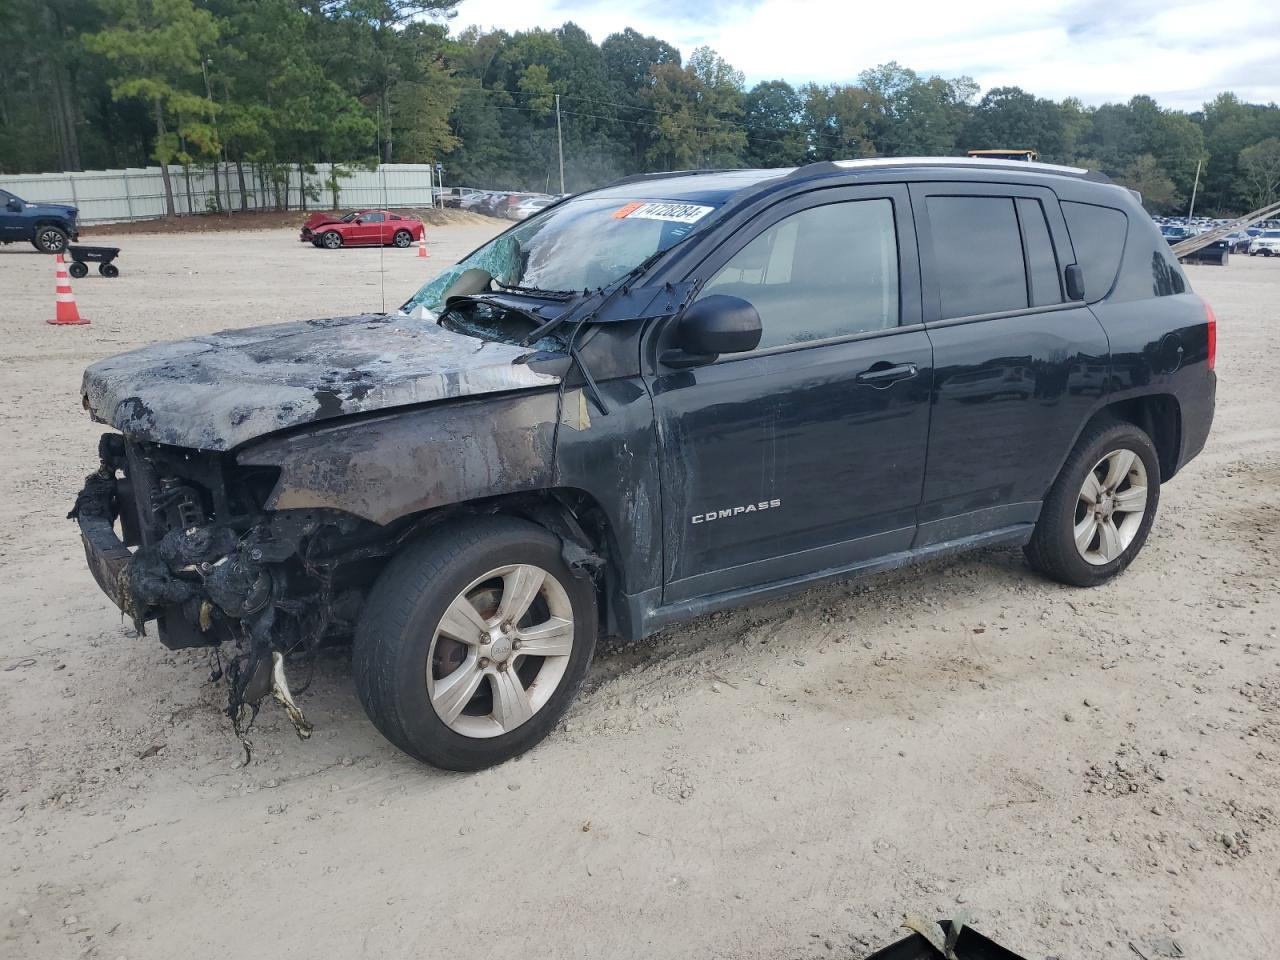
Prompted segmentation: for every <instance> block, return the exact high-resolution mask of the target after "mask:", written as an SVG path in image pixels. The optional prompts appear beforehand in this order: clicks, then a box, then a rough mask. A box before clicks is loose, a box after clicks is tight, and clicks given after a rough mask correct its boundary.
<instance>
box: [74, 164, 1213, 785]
mask: <svg viewBox="0 0 1280 960" xmlns="http://www.w3.org/2000/svg"><path fill="white" fill-rule="evenodd" d="M1214 352H1215V323H1214V318H1213V314H1212V312H1211V311H1210V309H1209V307H1208V305H1207V304H1206V303H1205V302H1204V301H1203V300H1201V298H1200V297H1198V296H1196V295H1195V294H1194V293H1192V292H1191V290H1190V287H1189V286H1188V283H1187V280H1186V278H1185V276H1184V274H1183V272H1182V269H1181V267H1180V266H1179V264H1178V262H1177V260H1176V259H1175V258H1174V257H1173V256H1172V255H1171V253H1170V251H1169V246H1168V244H1167V243H1166V242H1165V241H1164V239H1163V238H1162V237H1161V235H1160V232H1159V231H1158V230H1157V229H1156V227H1155V226H1154V225H1153V224H1152V222H1151V220H1150V218H1149V217H1148V216H1147V215H1146V214H1145V213H1144V212H1143V210H1142V209H1141V207H1139V205H1138V204H1137V202H1136V201H1135V200H1134V198H1133V196H1132V195H1131V194H1130V193H1129V191H1127V190H1124V189H1122V188H1120V187H1118V186H1115V185H1113V184H1111V183H1110V182H1109V181H1107V180H1106V179H1105V178H1104V177H1101V176H1099V175H1097V174H1093V173H1089V172H1087V171H1085V170H1081V169H1076V168H1068V167H1056V166H1049V165H1044V164H1036V163H1025V162H1019V163H1012V162H1000V161H983V160H972V161H967V160H941V159H919V160H911V159H901V160H859V161H848V162H826V163H818V164H813V165H810V166H805V167H801V168H798V169H793V170H734V171H722V172H699V173H688V174H668V175H658V176H646V177H638V178H632V179H628V180H623V181H620V182H618V183H616V184H613V185H611V186H608V187H605V188H603V189H600V190H596V191H593V192H590V193H586V194H582V195H580V196H576V197H573V198H570V199H567V200H563V201H561V202H558V203H556V204H555V205H553V206H551V207H549V208H548V209H547V210H545V211H543V212H541V213H539V214H537V215H535V216H533V217H531V218H530V219H528V220H527V221H525V222H523V223H521V224H519V225H517V226H514V227H512V228H511V229H510V230H508V231H506V232H505V233H503V234H501V235H500V236H498V237H497V238H496V239H494V240H493V241H491V242H490V243H488V244H486V245H485V246H483V247H481V248H480V249H479V250H477V251H475V252H474V253H472V254H471V255H470V256H468V257H467V258H466V259H464V260H463V261H462V262H461V263H459V264H458V265H456V266H454V267H452V268H449V269H448V270H446V271H445V272H444V273H443V274H441V275H440V276H439V277H438V278H436V279H435V280H434V281H432V282H430V283H428V284H427V285H426V286H425V287H424V288H423V289H422V290H420V291H419V292H418V293H417V294H415V295H414V296H413V297H412V298H411V299H410V300H409V301H408V302H407V303H405V304H404V306H403V307H402V308H401V310H400V311H399V312H398V313H396V314H394V315H381V314H371V315H363V316H355V317H341V318H337V319H328V320H309V321H305V322H301V323H292V324H284V325H279V326H270V327H262V328H250V329H245V330H230V331H226V332H223V333H218V334H213V335H209V336H200V337H196V338H194V339H192V340H188V341H183V342H179V343H167V344H160V345H157V346H153V347H147V348H144V349H141V350H136V351H134V352H132V353H126V354H123V355H121V356H117V357H113V358H111V359H107V360H102V361H100V362H98V363H95V364H94V365H92V366H91V367H89V369H88V370H87V371H86V373H85V376H84V384H83V391H84V405H85V408H86V409H87V410H88V411H89V413H90V415H91V416H92V417H93V418H94V419H96V420H98V421H101V422H103V423H106V424H108V425H109V426H110V427H111V428H112V430H111V432H109V433H107V434H105V435H104V436H103V438H102V441H101V445H100V459H101V464H100V466H99V468H98V469H97V470H96V471H95V472H94V473H93V474H92V475H90V477H89V478H88V481H87V483H86V486H85V488H84V490H83V491H82V493H81V494H80V497H79V499H78V501H77V504H76V508H75V510H74V512H73V515H74V516H76V517H77V519H78V521H79V524H80V529H81V532H82V537H83V540H84V544H85V550H86V553H87V556H88V560H89V565H90V568H91V570H92V571H93V573H94V575H95V577H96V578H97V580H98V582H99V584H100V585H101V586H102V588H103V590H104V591H106V592H107V593H108V594H109V595H110V596H111V597H112V598H113V599H114V600H115V602H116V603H117V604H118V605H119V606H120V608H121V609H122V610H124V611H125V612H126V613H127V614H128V615H129V616H131V617H132V618H133V619H134V620H135V621H136V622H137V624H138V625H139V626H141V625H142V624H144V623H145V622H146V621H149V620H153V619H154V620H156V621H157V623H158V626H159V634H160V639H161V641H162V642H163V643H165V644H167V645H168V646H170V647H185V646H197V645H215V644H221V645H223V648H224V650H226V652H227V653H228V655H229V657H230V663H231V668H232V669H231V670H230V672H229V674H228V676H229V678H230V684H231V704H230V709H231V710H232V712H233V713H234V712H235V711H236V710H238V709H239V707H240V706H241V705H242V704H244V703H246V702H253V701H256V700H257V699H258V698H261V697H262V696H264V695H265V694H267V693H268V692H274V693H275V694H276V696H277V697H278V698H279V699H280V700H282V701H283V702H284V703H285V704H286V706H287V707H288V709H289V710H290V715H291V716H292V717H293V718H294V720H295V723H297V724H299V727H300V729H305V727H303V723H304V720H303V718H302V717H301V715H300V713H299V712H298V711H297V710H296V706H295V705H294V704H293V702H292V699H291V697H290V695H289V691H288V686H287V680H286V678H285V667H286V660H285V654H287V653H288V654H291V655H292V656H305V655H307V654H310V653H313V652H314V651H315V649H316V647H317V646H318V645H319V644H321V643H322V642H325V641H327V640H330V639H337V638H343V637H346V638H354V677H355V683H356V686H357V689H358V692H359V695H360V698H361V700H362V701H363V703H364V706H365V709H366V711H367V712H368V714H369V717H370V718H371V720H372V721H373V723H374V724H375V725H376V726H377V727H378V729H380V730H381V731H382V732H383V733H384V734H385V735H386V736H387V737H388V738H389V739H390V740H391V741H392V742H393V743H395V744H396V745H397V746H398V747H400V748H401V749H403V750H405V751H407V752H408V753H410V754H412V755H413V756H415V757H418V758H421V759H423V760H426V761H428V762H430V763H433V764H437V765H440V766H443V767H448V768H453V769H475V768H478V767H482V766H485V765H488V764H492V763H496V762H500V761H502V760H504V759H506V758H508V757H511V756H514V755H516V754H518V753H520V752H521V751H524V750H527V749H528V748H530V747H531V746H533V745H534V744H535V743H537V742H538V741H539V740H540V739H542V738H543V737H544V736H546V735H547V734H548V733H549V732H550V731H551V729H552V727H553V726H554V725H555V723H556V722H557V720H558V718H559V717H560V716H561V715H562V713H563V711H564V710H565V708H566V707H567V705H568V703H569V701H570V700H571V698H572V697H573V696H574V694H575V692H576V690H577V689H578V686H579V684H580V682H581V681H582V679H583V676H584V674H585V673H586V671H587V668H588V665H589V663H590V661H591V657H592V652H593V650H594V649H595V645H596V639H597V637H598V636H600V635H601V634H606V633H607V634H617V635H621V636H623V637H627V638H633V639H639V638H642V637H644V636H646V635H648V634H651V633H653V632H654V631H656V630H659V629H661V628H664V627H667V626H669V625H671V624H673V623H676V622H678V621H681V620H685V619H687V618H690V617H695V616H698V615H700V614H704V613H707V612H709V611H713V610H719V609H723V608H726V607H731V606H735V605H739V604H746V603H751V602H753V601H755V600H759V599H762V598H767V597H773V596H776V595H779V594H782V593H785V592H789V591H795V590H800V589H804V588H807V587H810V586H812V585H814V584H816V583H820V582H823V581H827V580H832V579H838V578H843V577H850V576H854V575H857V574H863V573H868V572H872V571H877V570H884V569H887V568H890V567H896V566H899V565H902V564H906V563H911V562H914V561H918V560H924V559H928V558H936V557H939V556H944V555H948V554H952V553H955V552H957V551H960V550H966V549H970V548H974V547H983V546H991V545H995V544H1004V545H1009V544H1014V545H1021V546H1023V547H1024V549H1025V552H1026V557H1027V559H1028V561H1029V562H1030V564H1031V565H1032V566H1033V567H1034V568H1035V569H1037V570H1039V571H1041V572H1042V573H1044V574H1045V575H1047V576H1049V577H1052V578H1054V579H1056V580H1059V581H1062V582H1064V583H1068V584H1073V585H1077V586H1091V585H1094V584H1100V583H1104V582H1106V581H1108V580H1110V579H1111V578H1113V577H1115V576H1116V575H1117V574H1119V573H1120V572H1121V571H1123V570H1124V569H1125V568H1126V567H1127V566H1128V565H1129V564H1130V563H1131V562H1132V561H1133V560H1134V558H1135V557H1136V556H1137V554H1138V552H1139V550H1141V548H1142V545H1143V543H1144V541H1145V540H1146V538H1147V534H1148V531H1149V530H1150V529H1151V525H1152V523H1153V522H1154V520H1155V517H1156V509H1157V504H1158V502H1159V496H1160V486H1161V484H1162V483H1164V482H1167V481H1168V480H1170V479H1171V478H1173V477H1174V476H1175V475H1176V474H1177V472H1178V471H1179V470H1180V469H1181V468H1182V467H1183V466H1185V465H1186V463H1187V462H1188V461H1189V460H1190V459H1191V458H1192V457H1194V456H1195V455H1196V454H1197V453H1198V452H1199V451H1200V449H1201V448H1202V447H1203V445H1204V443H1205V440H1206V438H1207V436H1208V434H1209V428H1210V424H1211V422H1212V419H1213V411H1214V394H1215V383H1216V380H1215V374H1214Z"/></svg>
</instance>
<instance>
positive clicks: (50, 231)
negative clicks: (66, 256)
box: [31, 225, 67, 253]
mask: <svg viewBox="0 0 1280 960" xmlns="http://www.w3.org/2000/svg"><path fill="white" fill-rule="evenodd" d="M31 243H32V244H33V245H34V246H35V248H36V249H37V250H39V251H40V252H41V253H61V252H62V251H63V250H65V249H67V235H66V234H65V233H64V232H63V231H62V230H61V229H60V228H58V227H54V226H50V225H44V226H40V227H37V228H36V235H35V238H34V239H33V240H32V241H31Z"/></svg>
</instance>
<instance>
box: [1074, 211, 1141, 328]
mask: <svg viewBox="0 0 1280 960" xmlns="http://www.w3.org/2000/svg"><path fill="white" fill-rule="evenodd" d="M1062 216H1063V217H1064V218H1065V219H1066V221H1067V230H1068V231H1069V232H1070V234H1071V246H1072V247H1073V248H1074V249H1075V253H1076V263H1078V264H1079V265H1080V269H1081V270H1083V271H1084V298H1085V300H1086V301H1088V302H1089V303H1093V302H1094V301H1095V300H1101V299H1102V298H1103V297H1105V296H1106V295H1107V294H1108V293H1109V292H1110V291H1111V288H1112V286H1114V285H1115V282H1116V274H1117V273H1118V272H1119V271H1120V260H1121V258H1122V257H1123V256H1124V240H1125V235H1126V234H1127V233H1128V228H1129V218H1128V217H1127V216H1125V214H1124V213H1123V212H1122V211H1120V210H1116V209H1114V208H1112V207H1100V206H1097V205H1095V204H1092V203H1076V202H1075V201H1072V200H1064V201H1062ZM1161 242H1163V240H1162V241H1161Z"/></svg>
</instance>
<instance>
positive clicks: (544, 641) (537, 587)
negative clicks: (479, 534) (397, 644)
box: [427, 563, 573, 737]
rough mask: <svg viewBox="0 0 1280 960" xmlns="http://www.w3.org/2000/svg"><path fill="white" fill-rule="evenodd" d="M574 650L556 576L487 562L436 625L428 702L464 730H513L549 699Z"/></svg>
mask: <svg viewBox="0 0 1280 960" xmlns="http://www.w3.org/2000/svg"><path fill="white" fill-rule="evenodd" d="M572 653H573V607H572V605H571V604H570V603H569V595H568V593H567V592H566V591H565V589H564V586H563V585H562V584H561V583H560V581H558V580H557V579H556V578H555V577H554V576H553V575H552V574H550V573H548V572H547V571H546V570H543V569H542V568H541V567H537V566H534V565H533V564H527V563H517V564H511V565H509V566H505V567H499V568H498V569H496V570H490V571H489V572H488V573H485V574H483V575H481V576H480V577H477V578H476V580H475V581H474V582H473V583H471V584H470V585H469V586H468V587H467V588H466V589H465V590H463V591H462V592H461V593H460V594H458V596H457V597H455V598H454V600H453V602H452V603H451V604H449V606H448V608H447V609H446V610H445V613H444V617H443V618H442V619H441V621H440V625H439V626H438V627H437V628H436V632H435V636H434V637H433V638H432V640H431V652H430V656H429V662H428V669H427V693H428V695H429V696H430V698H431V706H432V708H433V709H434V710H435V712H436V715H437V716H439V717H440V719H441V720H443V721H444V723H445V725H446V726H448V727H449V729H450V730H453V731H455V732H456V733H460V734H462V735H463V736H464V737H496V736H499V735H501V734H504V733H510V732H511V731H512V730H515V729H516V728H517V727H519V726H520V725H521V724H523V723H525V722H526V721H527V720H529V719H531V718H532V717H533V715H534V714H536V713H537V712H538V711H539V710H541V709H542V708H543V707H545V706H546V705H547V701H548V700H550V699H551V695H552V694H553V693H554V692H555V690H556V687H557V686H558V685H559V683H560V680H561V679H562V678H563V677H564V672H565V669H566V668H567V667H568V665H569V657H570V655H571V654H572Z"/></svg>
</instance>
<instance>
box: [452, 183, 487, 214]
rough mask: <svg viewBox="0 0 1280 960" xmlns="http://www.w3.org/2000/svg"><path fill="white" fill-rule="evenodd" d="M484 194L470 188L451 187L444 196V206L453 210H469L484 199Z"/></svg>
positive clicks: (481, 191)
mask: <svg viewBox="0 0 1280 960" xmlns="http://www.w3.org/2000/svg"><path fill="white" fill-rule="evenodd" d="M484 196H485V192H484V191H483V190H476V189H474V188H472V187H451V188H449V191H448V192H447V193H446V194H445V196H444V205H445V206H446V207H450V208H452V209H455V210H470V209H471V208H472V207H474V206H475V205H476V204H477V203H479V202H480V201H481V200H483V199H484Z"/></svg>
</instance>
